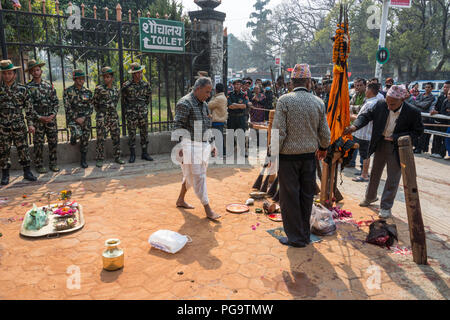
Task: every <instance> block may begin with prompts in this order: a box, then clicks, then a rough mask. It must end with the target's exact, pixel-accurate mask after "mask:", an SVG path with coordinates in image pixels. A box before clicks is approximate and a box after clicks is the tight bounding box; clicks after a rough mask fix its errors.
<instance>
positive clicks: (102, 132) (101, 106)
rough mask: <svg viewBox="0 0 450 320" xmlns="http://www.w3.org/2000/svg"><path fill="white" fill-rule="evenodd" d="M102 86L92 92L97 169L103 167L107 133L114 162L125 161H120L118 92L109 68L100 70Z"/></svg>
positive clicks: (121, 161) (120, 162)
mask: <svg viewBox="0 0 450 320" xmlns="http://www.w3.org/2000/svg"><path fill="white" fill-rule="evenodd" d="M101 75H102V76H103V84H101V85H98V86H97V87H96V88H95V91H94V99H93V101H94V108H95V111H96V113H97V114H96V117H95V119H96V127H97V164H96V165H97V167H99V168H101V167H102V166H103V160H104V159H105V140H106V137H107V136H108V131H109V132H110V134H111V139H112V142H113V149H114V159H115V162H117V163H119V164H124V163H125V161H123V160H122V159H120V154H121V152H120V128H119V115H118V114H117V110H116V107H117V102H118V101H119V96H120V94H119V93H120V92H119V90H118V89H117V88H116V87H115V86H114V85H113V81H114V73H113V70H112V69H111V67H104V68H102V72H101Z"/></svg>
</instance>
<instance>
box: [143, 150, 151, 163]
mask: <svg viewBox="0 0 450 320" xmlns="http://www.w3.org/2000/svg"><path fill="white" fill-rule="evenodd" d="M141 158H142V160H147V161H153V158H152V157H150V156H149V155H148V153H147V152H143V153H142V156H141Z"/></svg>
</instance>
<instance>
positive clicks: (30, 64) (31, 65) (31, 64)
mask: <svg viewBox="0 0 450 320" xmlns="http://www.w3.org/2000/svg"><path fill="white" fill-rule="evenodd" d="M44 65H45V62H38V61H36V60H34V59H31V60H30V61H28V66H27V68H26V69H25V72H30V71H31V69H33V68H34V67H42V66H44Z"/></svg>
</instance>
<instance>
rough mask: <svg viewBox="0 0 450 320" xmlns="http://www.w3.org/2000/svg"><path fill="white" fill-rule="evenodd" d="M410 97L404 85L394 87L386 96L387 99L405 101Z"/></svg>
mask: <svg viewBox="0 0 450 320" xmlns="http://www.w3.org/2000/svg"><path fill="white" fill-rule="evenodd" d="M407 96H408V91H407V90H406V88H405V86H404V85H400V86H398V85H393V86H392V87H391V88H390V89H389V91H388V92H387V94H386V97H391V98H394V99H399V100H404V99H406V98H407Z"/></svg>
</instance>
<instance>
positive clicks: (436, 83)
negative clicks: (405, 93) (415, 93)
mask: <svg viewBox="0 0 450 320" xmlns="http://www.w3.org/2000/svg"><path fill="white" fill-rule="evenodd" d="M445 81H447V80H419V81H413V82H411V83H410V85H409V88H408V89H409V90H411V89H412V88H413V87H414V85H415V84H416V83H418V84H419V92H420V93H425V84H427V83H428V82H431V83H432V84H433V95H434V96H439V95H440V94H441V91H442V88H443V87H444V84H445Z"/></svg>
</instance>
